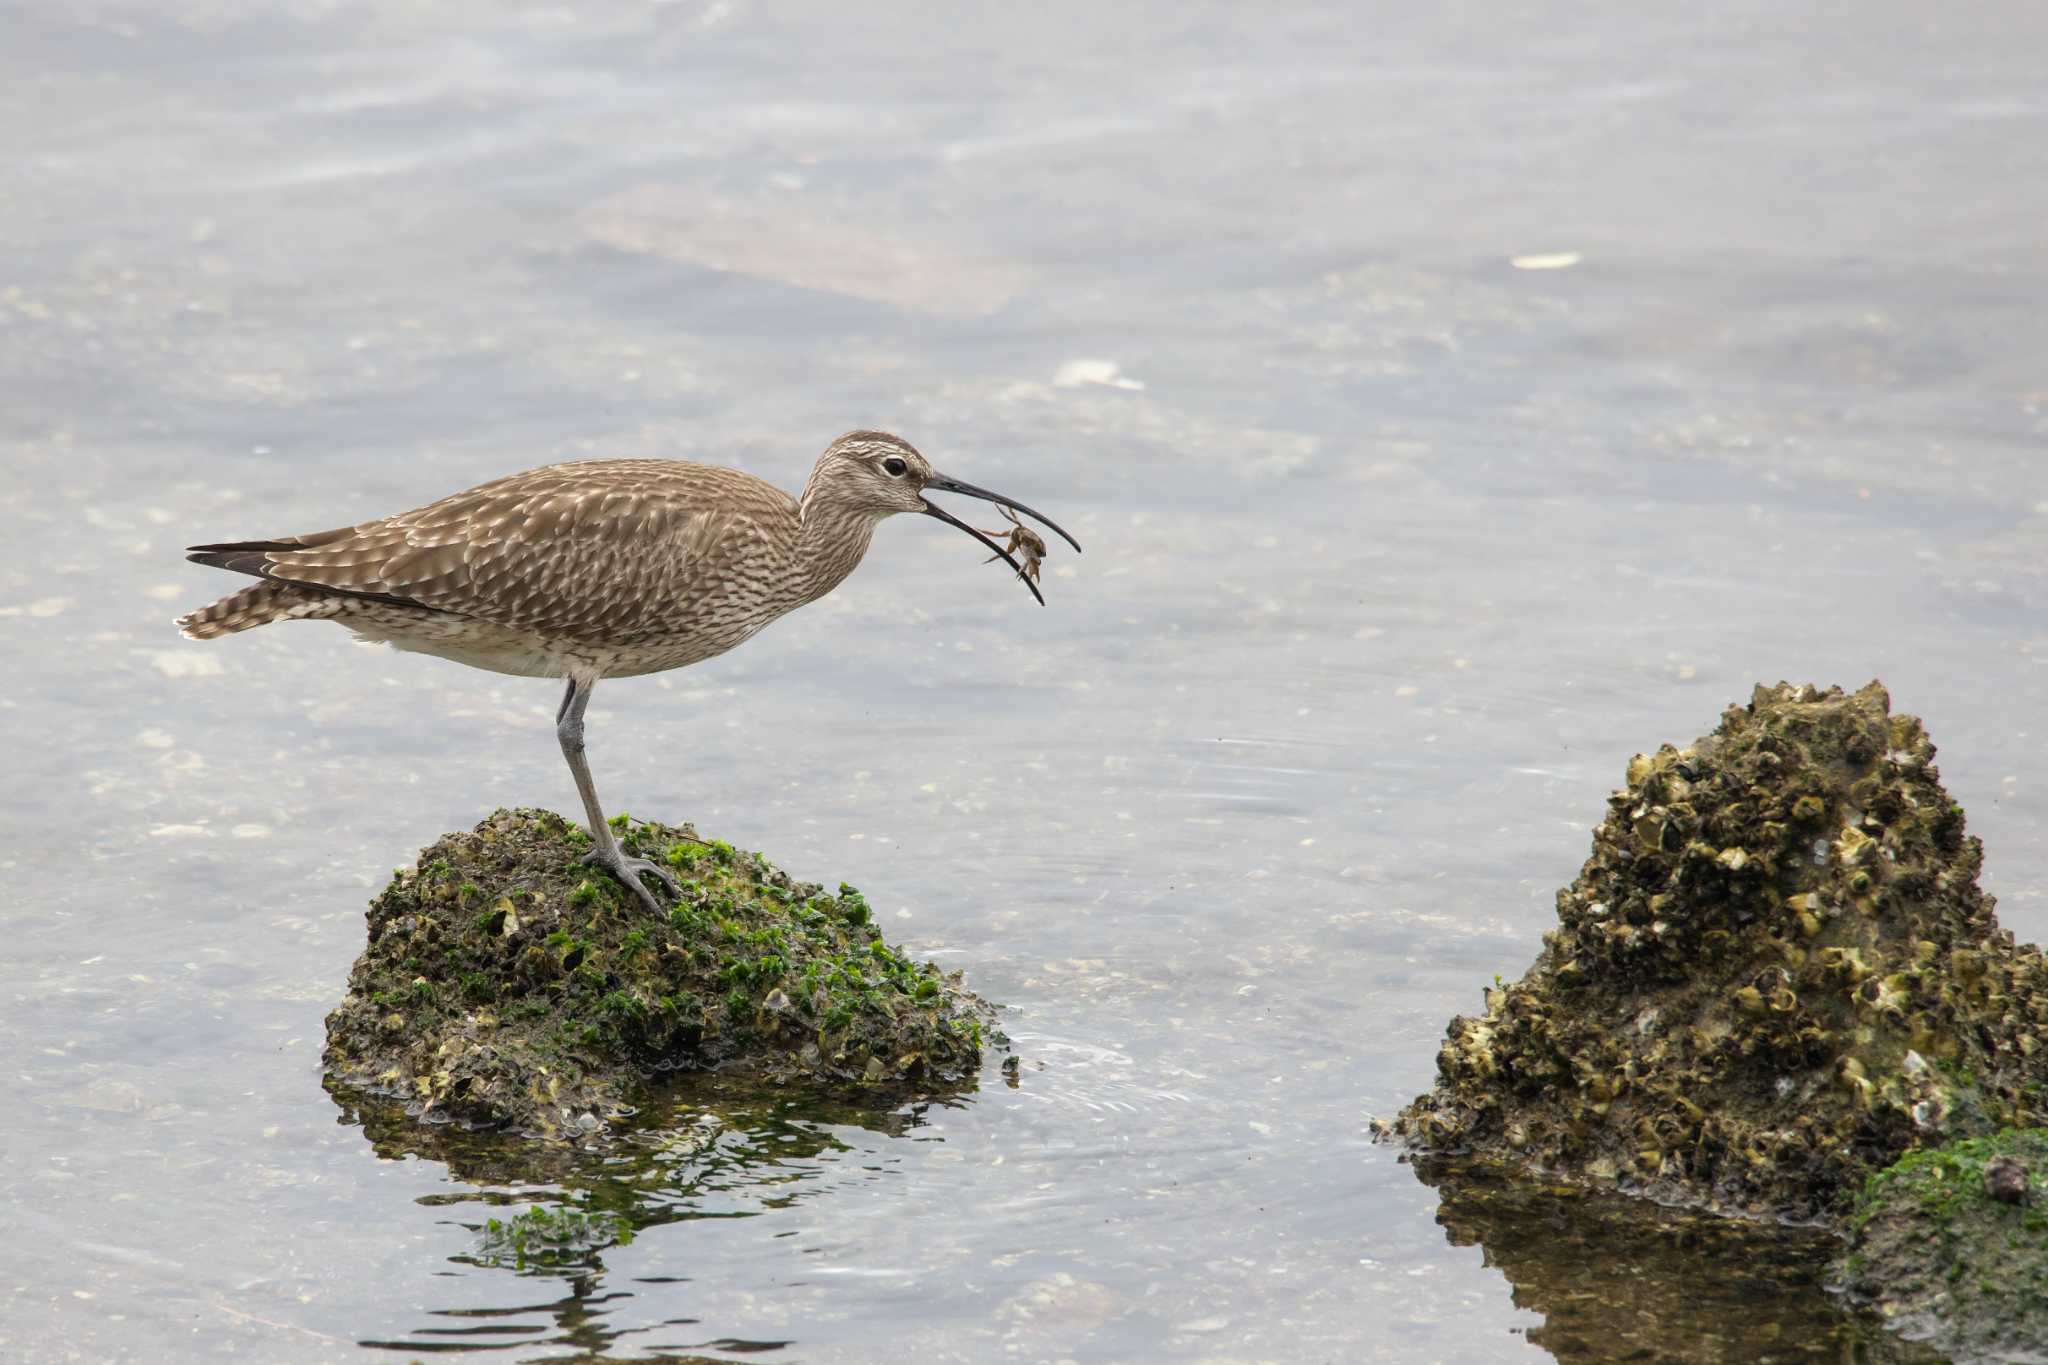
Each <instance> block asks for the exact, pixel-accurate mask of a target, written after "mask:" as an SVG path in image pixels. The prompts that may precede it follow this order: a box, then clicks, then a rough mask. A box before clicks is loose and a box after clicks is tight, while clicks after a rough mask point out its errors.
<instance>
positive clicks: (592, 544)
mask: <svg viewBox="0 0 2048 1365" xmlns="http://www.w3.org/2000/svg"><path fill="white" fill-rule="evenodd" d="M927 489H944V490H947V491H952V492H959V493H965V494H966V495H968V496H970V497H980V498H986V499H988V500H990V501H993V502H997V503H999V504H1003V505H1014V506H1017V507H1018V508H1019V509H1020V510H1022V511H1025V512H1026V513H1028V514H1030V515H1032V516H1037V514H1036V513H1032V512H1030V509H1029V508H1024V507H1022V505H1021V504H1012V503H1011V500H1010V499H1008V498H1005V497H1001V496H1000V495H997V494H993V493H990V492H988V491H987V490H986V489H979V488H975V487H974V486H973V485H971V484H963V483H960V482H959V481H957V480H953V479H949V478H946V477H944V476H941V475H939V474H937V473H936V472H934V471H933V469H932V467H931V465H930V464H929V463H927V462H926V461H925V459H924V457H923V456H922V455H919V454H918V453H917V451H916V450H915V449H914V448H912V447H911V446H910V444H909V443H908V442H906V441H903V440H902V439H900V438H898V437H895V436H891V435H889V434H887V433H886V432H878V431H854V432H848V433H847V434H846V435H844V436H841V437H840V438H839V439H838V440H836V441H834V442H833V443H832V444H831V445H830V446H828V447H826V449H825V452H824V454H822V455H820V456H819V457H818V462H817V465H816V467H815V468H813V470H812V471H811V477H810V480H809V482H807V483H806V484H805V485H804V491H803V495H802V496H801V497H800V498H792V497H791V496H790V495H789V494H787V493H785V492H783V491H782V490H781V489H779V488H777V487H775V486H774V485H773V484H770V483H766V482H764V481H762V480H760V479H757V478H755V477H754V476H753V475H751V474H745V473H742V472H740V471H739V470H737V469H726V468H722V467H720V466H717V465H706V464H694V463H691V462H689V461H686V460H583V461H578V462H575V463H570V464H556V465H548V466H545V467H543V468H540V469H529V470H527V471H525V472H524V473H520V474H512V475H508V476H507V477H505V478H502V479H496V480H493V481H492V482H490V483H486V484H479V485H478V486H477V487H475V488H471V489H468V490H467V491H465V492H461V493H456V494H453V495H451V496H449V497H445V498H442V499H441V500H440V501H439V502H433V503H429V504H427V505H426V506H425V507H421V508H417V509H415V510H413V511H410V512H401V513H399V514H398V515H396V516H391V517H382V518H379V519H377V520H375V521H365V522H360V523H358V524H356V525H354V526H346V527H342V528H340V529H338V530H333V531H319V532H315V533H314V534H311V535H299V536H282V537H279V538H277V539H275V540H255V541H241V542H234V543H226V544H218V545H197V546H194V547H192V549H191V550H190V551H189V552H188V555H189V558H191V559H192V560H194V561H195V562H197V563H201V564H208V565H212V566H214V567H217V568H223V569H230V570H233V571H235V572H238V573H246V574H251V575H254V576H255V577H256V578H258V579H260V580H262V581H260V582H258V583H256V584H254V585H253V586H250V587H247V588H244V589H242V590H241V591H240V592H236V593H232V594H230V595H229V596H227V597H224V598H222V599H221V600H220V601H218V602H215V603H213V604H212V605H211V606H207V607H202V608H200V609H199V610H197V611H194V612H191V613H189V614H188V615H186V616H183V617H180V618H179V620H178V626H179V628H180V629H181V630H182V631H183V632H184V633H185V634H186V635H187V636H189V637H190V638H192V639H195V640H210V639H214V638H216V637H218V636H222V635H232V634H235V633H237V632H239V631H244V630H249V629H251V628H253V627H256V626H261V625H267V624H269V623H270V622H272V621H286V620H333V621H337V622H339V623H340V624H342V625H344V626H346V627H348V629H350V630H351V631H353V632H354V633H355V634H356V636H357V637H358V638H360V639H363V640H369V641H377V642H383V643H388V644H391V645H394V646H396V647H397V648H399V649H404V650H412V651H416V652H419V653H425V654H435V655H439V656H441V657H442V658H447V659H453V660H455V661H456V662H459V663H464V664H468V665H471V666H472V667H476V668H484V669H489V670H491V671H493V672H498V673H511V674H520V675H525V676H531V677H552V678H566V679H568V680H569V690H568V694H567V695H566V696H565V697H564V698H563V701H562V710H561V713H560V716H559V718H558V719H559V721H560V725H559V729H560V732H561V740H562V749H563V753H564V755H565V756H567V758H568V760H569V766H570V769H571V771H572V772H573V773H574V774H575V776H576V779H577V786H578V790H579V792H580V793H581V794H582V796H583V799H584V806H585V810H586V812H587V813H588V814H589V816H590V820H591V827H592V828H591V833H592V836H593V842H594V844H595V846H596V847H595V849H594V853H593V857H594V860H595V861H598V862H600V863H601V864H603V865H604V866H606V867H608V868H610V869H611V870H612V871H613V872H615V873H616V874H617V875H619V877H620V878H621V880H623V881H625V882H626V883H627V884H628V885H629V886H632V887H633V888H634V889H635V890H636V891H639V892H640V893H641V895H642V898H643V899H644V900H646V901H647V903H648V904H649V905H650V906H653V905H655V902H654V900H653V898H652V896H651V895H649V894H648V893H647V891H646V888H645V887H644V886H642V885H641V884H640V882H639V881H638V879H637V877H636V876H635V875H634V874H635V873H638V872H651V873H653V874H655V875H658V876H662V877H663V878H664V879H666V874H665V873H663V872H661V871H660V870H659V869H655V868H652V867H651V865H650V866H646V867H642V866H637V865H636V860H632V859H625V858H623V857H622V856H621V855H620V854H619V852H618V849H617V847H616V844H615V843H614V841H613V840H612V839H611V837H610V832H609V830H608V829H606V828H605V827H604V819H603V815H602V813H601V812H600V811H599V809H598V805H597V797H596V792H595V789H594V788H593V787H592V786H591V784H590V779H589V773H588V769H587V767H586V765H585V764H584V761H583V757H582V753H583V750H582V744H583V732H582V716H583V708H584V706H585V705H586V704H587V703H588V701H589V696H590V690H591V688H593V687H594V686H595V685H596V683H597V681H598V679H600V678H616V677H630V676H632V675H635V674H641V673H653V672H658V671H660V670H663V669H669V668H681V667H683V666H685V665H687V664H693V663H697V662H699V661H700V660H703V659H708V658H711V657H712V656H713V655H717V654H723V653H724V652H725V651H726V650H729V649H731V648H733V647H734V646H735V645H738V644H741V643H742V642H744V641H746V640H747V639H749V638H751V637H752V636H753V635H754V634H756V633H757V632H759V631H760V630H761V629H762V628H763V627H764V626H766V625H768V624H769V623H770V622H772V621H774V620H776V619H777V618H778V617H781V616H784V615H787V614H788V613H789V612H791V611H794V610H795V609H796V608H798V607H800V606H802V605H804V604H805V603H806V602H813V601H816V600H817V599H818V598H820V597H822V596H824V595H825V594H826V593H828V592H830V591H831V590H832V589H833V588H835V587H837V586H838V585H839V584H840V583H841V582H842V581H844V579H845V578H846V576H847V575H848V574H850V573H852V572H853V570H854V568H855V567H856V566H857V565H858V564H859V563H860V561H861V558H862V556H863V555H865V554H866V553H867V549H868V545H869V543H870V541H871V540H872V538H873V536H874V530H875V527H876V525H877V524H879V523H880V522H881V521H882V520H883V519H884V518H886V517H889V516H892V515H894V514H896V513H899V512H923V513H927V514H929V515H931V516H935V517H938V518H940V519H941V520H944V521H948V522H951V523H952V524H953V525H955V526H958V527H960V528H961V529H962V530H965V531H967V532H968V534H970V535H973V536H975V537H976V539H979V540H981V541H982V543H983V544H984V545H987V546H988V547H989V548H990V549H996V548H997V547H996V546H995V545H994V544H993V543H992V542H990V541H988V539H987V538H986V537H985V536H983V535H982V534H981V533H980V532H977V531H975V530H973V529H972V528H971V527H968V526H967V525H966V524H965V523H964V522H960V521H958V520H956V519H954V518H953V517H952V516H950V515H949V514H947V513H945V512H943V511H942V510H941V509H939V508H937V507H935V506H933V505H931V504H929V503H927V502H925V501H924V498H923V496H922V495H923V493H924V492H925V491H926V490H927ZM1040 520H1043V518H1040ZM1047 525H1051V523H1050V522H1048V523H1047ZM1053 529H1055V530H1057V529H1058V528H1057V527H1054V528H1053ZM1060 534H1061V535H1063V536H1064V535H1066V533H1065V532H1064V531H1061V532H1060ZM1067 539H1068V541H1069V543H1071V542H1072V537H1070V536H1069V537H1067ZM1075 548H1076V549H1078V548H1079V546H1076V547H1075ZM998 553H999V554H1001V553H1002V552H1001V551H998ZM1003 557H1004V558H1006V559H1007V558H1008V556H1007V555H1003ZM1011 567H1012V568H1015V567H1016V564H1015V561H1014V560H1012V561H1011ZM1027 586H1032V592H1033V594H1034V595H1037V588H1036V587H1035V585H1027ZM1041 600H1042V599H1041ZM671 889H673V888H671Z"/></svg>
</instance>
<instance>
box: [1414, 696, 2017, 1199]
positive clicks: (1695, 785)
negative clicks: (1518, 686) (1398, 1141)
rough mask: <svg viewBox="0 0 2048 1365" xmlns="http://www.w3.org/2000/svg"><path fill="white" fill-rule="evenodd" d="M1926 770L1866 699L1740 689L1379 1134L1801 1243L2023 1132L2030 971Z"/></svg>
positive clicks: (1884, 708) (1630, 798)
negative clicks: (1927, 1162) (1819, 1222)
mask: <svg viewBox="0 0 2048 1365" xmlns="http://www.w3.org/2000/svg"><path fill="white" fill-rule="evenodd" d="M1933 760H1934V746H1933V744H1932V743H1931V742H1929V740H1928V738H1927V735H1926V732H1925V731H1924V730H1923V729H1922V728H1921V726H1920V722H1919V721H1917V720H1916V719H1914V718H1913V717H1911V716H1904V715H1900V716H1894V715H1892V714H1891V703H1890V698H1889V697H1888V696H1887V695H1886V693H1885V690H1884V688H1883V687H1882V686H1880V685H1878V684H1876V683H1872V684H1871V685H1870V686H1868V687H1865V688H1864V689H1863V690H1861V691H1860V692H1857V693H1855V694H1853V695H1846V694H1844V693H1843V692H1842V691H1841V690H1840V689H1839V688H1831V689H1829V690H1828V691H1826V692H1818V691H1816V690H1815V689H1813V688H1811V687H1795V686H1791V685H1788V684H1780V685H1778V686H1776V687H1758V688H1757V689H1756V692H1755V695H1754V697H1753V698H1752V699H1751V701H1750V704H1749V705H1748V706H1747V707H1731V708H1730V709H1729V710H1728V712H1727V713H1726V714H1725V715H1724V716H1723V718H1722V721H1721V724H1720V727H1719V728H1718V729H1716V730H1715V731H1714V733H1712V734H1711V735H1708V736H1706V737H1704V738H1702V739H1700V740H1698V741H1696V742H1695V743H1693V744H1691V745H1689V746H1687V747H1685V748H1683V749H1679V748H1674V747H1672V746H1670V745H1666V746H1664V747H1663V748H1662V749H1660V750H1658V752H1657V753H1655V754H1645V755H1638V756H1637V757H1636V758H1635V759H1634V760H1633V761H1632V762H1631V763H1630V764H1629V767H1628V779H1627V780H1628V785H1627V786H1626V788H1624V789H1623V790H1621V791H1617V792H1616V793H1614V795H1613V796H1612V797H1610V798H1609V809H1608V814H1607V818H1606V820H1605V822H1604V823H1602V824H1601V825H1600V826H1599V828H1598V829H1596V830H1595V831H1594V836H1593V850H1592V855H1591V856H1590V857H1589V858H1588V859H1587V860H1586V864H1585V867H1584V868H1583V869H1582V870H1581V872H1580V874H1579V877H1578V880H1576V881H1575V882H1573V883H1572V884H1571V885H1570V886H1568V887H1566V888H1565V889H1564V890H1562V891H1560V892H1559V893H1558V896H1557V913H1558V926H1557V928H1556V929H1554V930H1552V931H1551V932H1549V933H1548V934H1546V935H1545V938H1544V947H1543V951H1542V953H1541V955H1540V956H1539V957H1538V958H1537V961H1536V964H1535V966H1533V967H1532V968H1531V969H1530V970H1529V972H1528V974H1527V975H1526V976H1524V977H1523V978H1522V979H1521V980H1520V981H1517V982H1515V983H1514V984H1513V985H1510V986H1507V987H1504V988H1495V989H1491V990H1488V991H1487V992H1486V1012H1485V1013H1484V1014H1483V1015H1481V1016H1478V1017H1476V1018H1458V1019H1454V1020H1452V1021H1451V1025H1450V1028H1449V1032H1448V1036H1447V1037H1446V1039H1445V1042H1444V1044H1443V1047H1442V1049H1441V1051H1440V1052H1439V1054H1438V1058H1437V1071H1438V1080H1437V1085H1436V1088H1435V1089H1434V1090H1433V1091H1431V1092H1430V1093H1429V1094H1427V1095H1423V1096H1421V1097H1419V1098H1418V1099H1417V1100H1415V1102H1414V1103H1413V1104H1411V1105H1410V1106H1409V1107H1408V1108H1407V1109H1406V1110H1404V1111H1403V1112H1402V1114H1401V1116H1400V1118H1399V1120H1398V1121H1397V1123H1396V1125H1395V1128H1396V1131H1397V1132H1398V1133H1400V1134H1401V1135H1403V1136H1404V1137H1405V1138H1406V1139H1407V1140H1408V1141H1409V1142H1410V1143H1411V1144H1413V1145H1415V1146H1417V1147H1420V1148H1423V1149H1427V1150H1434V1151H1441V1152H1464V1153H1475V1154H1479V1155H1483V1156H1494V1157H1499V1158H1505V1159H1508V1160H1512V1161H1515V1162H1518V1163H1522V1164H1525V1165H1528V1166H1533V1167H1536V1168H1539V1169H1542V1170H1544V1171H1547V1172H1550V1173H1553V1174H1559V1175H1564V1176H1566V1177H1569V1178H1572V1179H1578V1180H1583V1181H1590V1182H1595V1183H1609V1184H1614V1185H1618V1186H1621V1187H1623V1188H1628V1189H1633V1190H1638V1191H1640V1192H1642V1193H1645V1194H1649V1195H1653V1196H1655V1197H1657V1198H1660V1199H1667V1200H1674V1201H1679V1202H1688V1203H1695V1204H1703V1205H1706V1206H1708V1207H1711V1208H1715V1209H1719V1210H1722V1211H1725V1212H1740V1213H1752V1214H1774V1215H1780V1216H1789V1217H1794V1218H1810V1219H1827V1218H1831V1217H1834V1216H1838V1215H1840V1214H1842V1213H1844V1212H1845V1211H1846V1209H1847V1207H1848V1205H1849V1203H1850V1202H1851V1201H1852V1200H1853V1198H1854V1197H1855V1194H1856V1192H1857V1191H1858V1190H1859V1189H1860V1188H1861V1187H1862V1184H1863V1181H1864V1179H1865V1177H1866V1176H1868V1175H1869V1174H1870V1173H1872V1172H1873V1171H1876V1170H1878V1169H1880V1168H1882V1167H1884V1166H1886V1165H1888V1164H1890V1163H1891V1162H1892V1161H1895V1160H1896V1159H1898V1158H1899V1157H1900V1156H1901V1155H1903V1154H1905V1153H1906V1152H1909V1151H1913V1150H1915V1149H1917V1148H1921V1147H1926V1146H1932V1145H1935V1144H1938V1143H1941V1142H1943V1141H1946V1140H1948V1139H1950V1138H1953V1137H1958V1136H1970V1135H1976V1134H1982V1133H1988V1132H1991V1131H1994V1130H1995V1129H1997V1128H1999V1127H2001V1126H2007V1125H2023V1124H2039V1123H2041V1122H2043V1121H2044V1119H2048V1049H2043V1048H2041V1047H2040V1046H2039V1041H2038V1040H2039V1038H2040V1036H2041V1032H2042V1026H2043V1023H2044V1021H2048V966H2044V962H2043V959H2042V957H2041V954H2040V953H2039V952H2038V951H2036V950H2035V949H2033V948H2032V947H2016V946H2015V945H2014V943H2013V941H2012V937H2011V935H2010V934H2008V933H2006V932H2004V931H2002V930H2000V929H1999V928H1998V925H1997V922H1996V920H1995V919H1994V918H1993V916H1992V902H1991V898H1990V897H1988V896H1986V895H1984V894H1983V893H1982V892H1981V891H1979V889H1978V887H1977V873H1978V869H1979V866H1980V864H1981V862H1982V858H1983V850H1982V848H1981V846H1980V845H1979V844H1978V842H1977V840H1976V839H1974V838H1970V837H1968V836H1966V835H1965V834H1964V832H1963V812H1962V808H1961V807H1959V806H1958V805H1956V804H1955V803H1954V802H1953V801H1951V800H1950V799H1949V798H1948V795H1947V793H1946V792H1944V791H1943V790H1942V787H1941V782H1940V778H1939V775H1938V774H1937V773H1936V771H1935V768H1934V762H1933Z"/></svg>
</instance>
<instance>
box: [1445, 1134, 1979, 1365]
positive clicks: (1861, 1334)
mask: <svg viewBox="0 0 2048 1365" xmlns="http://www.w3.org/2000/svg"><path fill="white" fill-rule="evenodd" d="M1414 1167H1415V1173H1416V1175H1417V1176H1418V1177H1419V1178H1420V1179H1421V1180H1422V1182H1423V1183H1424V1184H1425V1185H1428V1186H1430V1187H1431V1188H1433V1189H1435V1190H1436V1192H1437V1196H1438V1201H1439V1202H1438V1205H1437V1215H1436V1220H1437V1223H1438V1224H1439V1225H1440V1226H1441V1227H1442V1228H1443V1229H1444V1235H1445V1237H1446V1239H1447V1240H1448V1241H1449V1242H1450V1244H1451V1245H1452V1246H1475V1245H1476V1246H1478V1247H1479V1248H1480V1250H1481V1251H1483V1252H1484V1253H1485V1255H1486V1263H1487V1264H1488V1265H1490V1266H1492V1267H1494V1268H1495V1269H1497V1270H1499V1271H1500V1272H1501V1273H1502V1274H1503V1275H1505V1276H1506V1277H1507V1280H1508V1284H1509V1286H1510V1287H1511V1289H1512V1291H1513V1296H1514V1302H1515V1306H1516V1307H1518V1308H1523V1309H1526V1310H1528V1311H1529V1312H1532V1313H1538V1314H1541V1315H1542V1317H1543V1319H1544V1321H1543V1325H1542V1326H1540V1327H1535V1328H1531V1329H1530V1331H1529V1340H1530V1342H1532V1343H1533V1344H1535V1345H1537V1346H1541V1347H1542V1348H1543V1349H1544V1350H1546V1351H1548V1352H1550V1354H1551V1355H1553V1356H1555V1357H1556V1358H1557V1359H1559V1360H1562V1361H1608V1360H1630V1361H1724V1360H1740V1361H1752V1362H1759V1365H1761V1363H1762V1362H1793V1361H1823V1360H1825V1361H1856V1362H1859V1363H1860V1365H1926V1363H1927V1362H1939V1361H1941V1360H1943V1359H1944V1357H1943V1356H1941V1355H1938V1354H1936V1353H1934V1352H1932V1351H1930V1350H1928V1349H1927V1348H1925V1347H1922V1346H1918V1345H1915V1344H1912V1343H1910V1342H1904V1341H1900V1340H1899V1339H1897V1338H1896V1337H1893V1336H1891V1335H1890V1334H1888V1333H1887V1332H1886V1331H1885V1330H1884V1328H1883V1325H1882V1324H1881V1323H1880V1322H1878V1321H1877V1319H1875V1318H1874V1317H1871V1316H1868V1315H1865V1314H1859V1313H1856V1312H1853V1311H1849V1310H1847V1309H1846V1308H1845V1307H1844V1305H1843V1304H1842V1302H1841V1300H1840V1299H1839V1298H1837V1297H1836V1296H1834V1295H1832V1294H1830V1293H1829V1292H1828V1290H1827V1274H1828V1264H1829V1261H1830V1259H1831V1258H1832V1257H1833V1255H1834V1254H1835V1252H1836V1251H1837V1250H1838V1248H1839V1243H1837V1242H1836V1240H1835V1239H1834V1238H1833V1237H1831V1236H1830V1235H1828V1234H1827V1233H1825V1232H1821V1231H1819V1230H1817V1229H1812V1228H1797V1227H1787V1226H1784V1225H1782V1224H1775V1223H1753V1222H1746V1221H1739V1220H1735V1219H1728V1218H1715V1217H1711V1216H1708V1215H1703V1214H1698V1213H1692V1212H1688V1211H1685V1210H1682V1209H1672V1208H1664V1207H1661V1206H1658V1205H1655V1204H1651V1203H1649V1202H1647V1201H1645V1200H1638V1199H1629V1198H1626V1197H1624V1196H1621V1195H1616V1194H1609V1193H1602V1192H1594V1191H1589V1190H1585V1189H1581V1188H1578V1187H1575V1186H1570V1185H1559V1184H1547V1183H1541V1182H1537V1181H1535V1180H1533V1179H1532V1178H1531V1177H1528V1176H1526V1175H1520V1176H1511V1175H1509V1174H1508V1173H1506V1172H1504V1171H1502V1170H1501V1169H1500V1168H1499V1167H1497V1166H1489V1165H1485V1164H1482V1163H1474V1162H1464V1161H1459V1160H1456V1159H1453V1158H1443V1157H1422V1158H1418V1159H1416V1160H1415V1162H1414Z"/></svg>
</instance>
